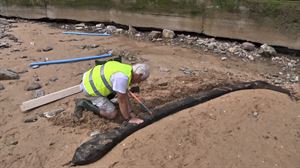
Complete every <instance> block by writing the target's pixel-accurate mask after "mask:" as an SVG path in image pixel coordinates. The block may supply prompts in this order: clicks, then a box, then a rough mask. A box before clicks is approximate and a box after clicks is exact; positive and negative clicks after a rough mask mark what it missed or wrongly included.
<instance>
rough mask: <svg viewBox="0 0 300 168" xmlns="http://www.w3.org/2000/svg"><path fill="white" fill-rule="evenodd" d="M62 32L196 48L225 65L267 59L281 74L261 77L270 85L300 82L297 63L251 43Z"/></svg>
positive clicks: (161, 34) (107, 29)
mask: <svg viewBox="0 0 300 168" xmlns="http://www.w3.org/2000/svg"><path fill="white" fill-rule="evenodd" d="M62 28H65V29H75V30H82V31H88V30H89V31H91V32H97V33H109V34H124V35H128V36H130V37H133V38H136V39H140V40H150V41H152V42H156V43H160V44H162V45H179V46H182V47H187V48H198V49H201V50H203V51H205V52H213V53H216V54H217V55H219V56H220V59H221V60H222V61H226V60H227V59H228V58H229V57H231V56H234V57H237V58H241V59H243V60H244V61H245V62H247V61H250V62H252V61H255V60H265V59H270V60H271V61H272V62H274V63H276V64H279V65H281V66H282V71H280V72H274V74H273V75H267V74H264V76H266V77H268V78H269V79H272V81H273V82H274V83H277V84H282V83H289V82H290V83H297V82H299V66H300V65H299V64H300V63H299V59H290V58H287V57H283V56H280V55H278V54H277V52H276V50H275V49H274V48H273V47H271V46H269V45H267V44H263V45H260V46H258V45H257V44H253V43H251V42H243V43H239V42H235V41H224V40H217V39H215V38H207V37H201V36H191V35H185V34H176V33H175V32H174V31H172V30H168V29H163V30H162V31H151V32H139V31H137V30H136V29H135V28H134V27H133V26H129V27H128V30H125V29H122V28H118V27H116V26H114V25H107V26H106V25H104V24H102V23H100V24H96V25H92V26H87V25H85V24H84V23H80V24H75V25H64V26H63V27H62ZM297 73H298V74H297ZM270 76H271V77H270Z"/></svg>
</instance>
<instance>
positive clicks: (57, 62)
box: [29, 54, 112, 67]
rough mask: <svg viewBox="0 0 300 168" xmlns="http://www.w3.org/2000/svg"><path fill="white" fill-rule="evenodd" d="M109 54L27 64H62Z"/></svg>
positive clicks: (31, 65)
mask: <svg viewBox="0 0 300 168" xmlns="http://www.w3.org/2000/svg"><path fill="white" fill-rule="evenodd" d="M111 56H112V54H103V55H96V56H88V57H80V58H71V59H63V60H52V61H43V62H33V63H31V64H30V65H29V66H30V67H38V66H41V65H49V64H64V63H70V62H78V61H87V60H93V59H100V58H106V57H111Z"/></svg>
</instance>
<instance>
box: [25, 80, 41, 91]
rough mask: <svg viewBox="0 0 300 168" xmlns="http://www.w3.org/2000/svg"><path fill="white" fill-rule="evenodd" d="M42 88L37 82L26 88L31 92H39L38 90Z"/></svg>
mask: <svg viewBox="0 0 300 168" xmlns="http://www.w3.org/2000/svg"><path fill="white" fill-rule="evenodd" d="M40 88H42V86H41V85H40V84H39V83H37V82H32V83H31V84H29V85H28V86H27V88H26V91H30V90H37V89H40Z"/></svg>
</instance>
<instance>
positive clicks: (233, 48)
mask: <svg viewBox="0 0 300 168" xmlns="http://www.w3.org/2000/svg"><path fill="white" fill-rule="evenodd" d="M228 51H229V52H230V53H234V52H235V51H236V47H230V48H228Z"/></svg>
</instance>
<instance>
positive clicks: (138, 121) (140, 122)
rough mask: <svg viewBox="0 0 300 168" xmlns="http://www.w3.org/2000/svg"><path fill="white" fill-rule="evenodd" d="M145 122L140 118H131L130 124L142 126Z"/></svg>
mask: <svg viewBox="0 0 300 168" xmlns="http://www.w3.org/2000/svg"><path fill="white" fill-rule="evenodd" d="M143 122H144V120H142V119H140V118H136V117H135V118H131V119H130V120H129V121H128V123H130V124H142V123H143Z"/></svg>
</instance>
